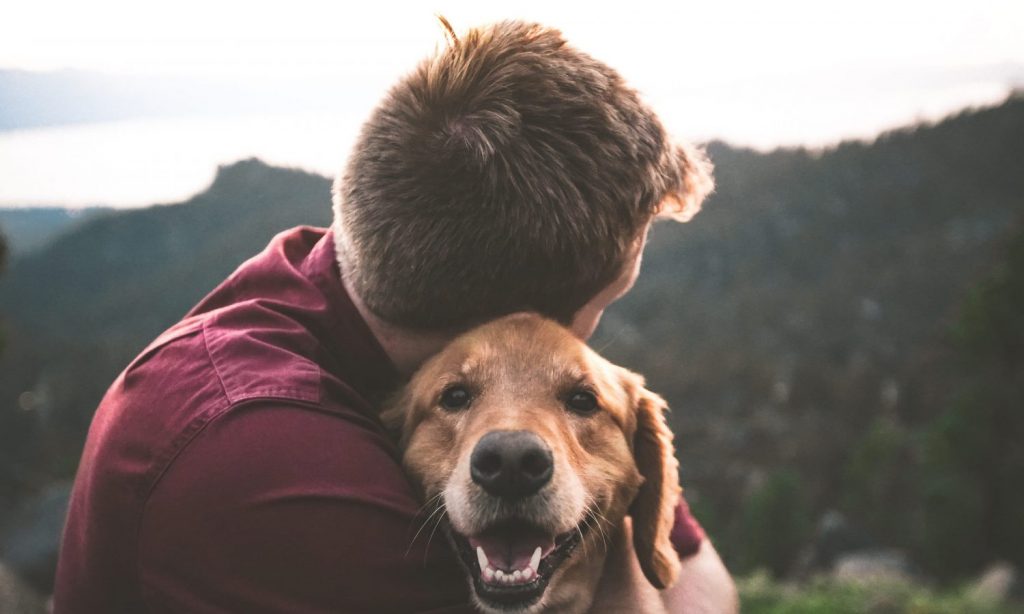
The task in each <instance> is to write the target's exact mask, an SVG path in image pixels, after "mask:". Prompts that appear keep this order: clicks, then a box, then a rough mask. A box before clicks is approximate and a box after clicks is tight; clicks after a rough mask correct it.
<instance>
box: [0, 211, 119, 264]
mask: <svg viewBox="0 0 1024 614" xmlns="http://www.w3.org/2000/svg"><path fill="white" fill-rule="evenodd" d="M108 211H110V210H109V209H106V208H104V207H88V208H85V209H65V208H63V207H24V208H16V207H5V208H0V234H2V235H3V236H4V240H5V241H6V242H7V248H8V250H9V251H10V253H11V255H12V256H14V257H18V256H20V255H22V254H26V253H28V252H31V251H32V250H35V249H38V248H40V247H42V246H44V245H46V244H47V243H48V242H49V241H50V240H51V239H53V238H54V237H56V236H57V235H59V234H61V233H62V232H64V231H65V230H67V229H68V228H70V227H71V226H73V225H74V224H77V223H79V222H82V221H84V220H87V219H89V218H91V217H92V216H94V215H99V214H102V213H106V212H108Z"/></svg>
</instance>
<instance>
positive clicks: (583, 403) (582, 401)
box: [565, 390, 597, 414]
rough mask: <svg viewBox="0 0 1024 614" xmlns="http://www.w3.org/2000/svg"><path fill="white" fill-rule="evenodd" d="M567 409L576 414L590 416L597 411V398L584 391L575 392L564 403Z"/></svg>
mask: <svg viewBox="0 0 1024 614" xmlns="http://www.w3.org/2000/svg"><path fill="white" fill-rule="evenodd" d="M565 404H566V405H568V406H569V409H571V410H573V411H574V412H576V413H578V414H592V413H594V411H596V410H597V397H595V396H594V393H592V392H588V391H586V390H575V391H573V392H572V393H571V394H570V395H569V398H568V399H567V400H566V402H565Z"/></svg>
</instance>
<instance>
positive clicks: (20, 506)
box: [0, 0, 1024, 612]
mask: <svg viewBox="0 0 1024 614" xmlns="http://www.w3.org/2000/svg"><path fill="white" fill-rule="evenodd" d="M364 4H366V6H346V5H344V4H343V3H337V2H335V3H329V2H309V1H304V0H293V1H291V2H288V3H228V2H216V1H209V0H205V1H189V0H186V1H182V2H177V3H163V4H156V3H148V2H138V1H134V2H127V1H125V2H121V1H116V0H99V1H95V2H89V3H82V2H58V1H54V0H39V1H36V2H32V3H18V4H15V5H11V6H9V7H5V9H4V18H3V19H2V20H0V233H2V243H3V245H5V246H6V247H5V249H4V250H3V251H0V262H2V263H3V265H2V266H3V270H2V271H0V330H2V332H0V610H4V608H5V607H7V608H9V609H10V610H11V611H24V612H32V611H37V610H38V609H39V608H43V607H45V605H44V603H45V597H46V595H47V594H48V591H49V590H50V588H51V586H52V575H53V565H54V556H55V552H56V544H57V540H58V538H59V532H60V526H61V522H62V519H63V514H64V506H65V505H66V501H67V493H68V489H69V485H70V480H71V479H72V478H73V476H74V472H75V468H76V464H77V461H78V456H79V454H80V452H81V445H82V442H83V440H84V436H85V432H86V429H87V428H88V424H89V420H90V418H91V415H92V412H93V410H94V409H95V406H96V403H97V402H98V400H99V398H100V396H101V395H102V393H103V392H104V390H105V389H106V387H107V385H108V384H109V383H110V382H111V381H112V380H113V378H114V377H115V376H116V374H117V373H118V371H120V369H122V368H123V367H124V365H126V364H127V363H128V361H129V360H130V359H131V358H132V357H133V356H134V355H135V353H136V352H138V351H139V350H140V349H141V348H142V347H143V346H144V345H145V344H146V343H147V342H148V341H149V340H151V339H152V338H153V337H154V336H155V335H157V334H158V333H159V332H160V331H161V330H163V329H164V328H166V327H167V326H169V325H170V324H172V323H173V322H175V321H176V320H177V319H178V318H180V317H181V315H182V314H184V313H185V312H186V311H187V310H188V308H189V307H191V306H192V305H193V304H194V303H195V302H197V301H198V300H199V299H200V298H201V297H202V296H203V295H204V294H205V293H206V292H208V291H209V290H210V289H212V288H213V287H214V286H215V285H216V284H217V283H218V282H219V281H221V280H222V279H223V278H224V277H225V276H227V275H228V274H229V273H230V272H231V271H232V270H233V269H234V268H235V267H236V266H237V265H238V264H240V263H241V262H242V261H244V260H245V259H246V258H248V257H249V256H251V255H253V254H254V253H256V252H257V251H259V250H260V249H261V248H262V247H263V246H264V245H265V244H266V242H267V241H268V240H269V239H270V237H271V236H273V235H274V234H275V233H276V232H278V231H280V230H282V229H284V228H288V227H290V226H294V225H297V224H314V225H327V224H328V223H329V221H330V203H329V188H330V181H331V178H332V177H333V175H334V174H335V172H336V171H337V169H339V168H341V166H342V164H343V163H344V160H345V157H346V155H347V150H348V147H349V144H350V143H351V141H352V139H353V137H354V135H355V134H356V132H357V131H358V128H359V125H360V123H361V122H362V121H363V119H364V118H365V117H367V116H368V114H369V112H370V110H371V109H372V107H373V105H374V104H375V103H376V101H377V100H379V98H380V97H381V96H382V95H383V94H384V92H385V91H386V89H387V87H388V86H389V84H390V83H392V82H393V81H394V80H395V79H396V78H397V77H398V76H400V75H401V74H403V73H404V72H405V71H408V70H409V69H411V68H412V67H413V66H414V65H415V63H416V62H417V61H418V60H419V59H420V58H422V57H424V56H425V55H427V54H429V53H430V51H431V50H432V49H433V48H434V47H435V46H436V45H439V44H443V37H442V34H441V31H440V29H439V27H438V26H437V24H436V21H435V19H434V16H433V15H434V14H435V13H441V14H444V15H446V16H447V17H448V18H449V20H450V21H451V22H452V23H453V25H454V26H455V28H456V30H457V31H459V30H464V29H465V28H468V27H470V26H472V25H476V24H480V23H485V22H489V21H494V20H497V19H504V18H523V19H531V20H536V21H540V22H542V23H545V24H547V25H551V26H555V27H559V28H560V29H562V30H563V32H564V33H565V35H566V36H567V38H568V39H569V40H570V41H571V42H572V43H573V44H575V45H576V46H578V47H580V48H582V49H584V50H586V51H588V52H589V53H591V54H592V55H594V56H595V57H598V58H600V59H602V60H604V61H606V62H608V63H609V64H611V65H613V66H615V67H616V68H618V69H619V70H620V71H621V72H622V73H623V74H624V75H625V76H626V77H627V79H628V80H629V81H630V82H631V83H633V84H634V85H635V86H636V87H637V88H638V89H639V90H640V91H641V92H642V93H643V95H644V96H645V98H646V99H647V100H648V101H649V102H650V103H651V104H652V105H653V106H654V107H655V108H656V109H657V110H658V112H659V113H660V114H661V116H662V117H663V119H664V121H665V123H666V124H667V125H668V126H669V128H670V129H671V130H672V131H673V132H674V133H675V134H677V135H679V136H681V137H684V138H688V139H690V140H693V141H697V142H701V143H704V144H706V146H707V149H708V152H709V154H710V157H711V158H712V160H713V161H714V163H715V164H716V167H717V171H716V176H717V180H718V189H717V192H716V193H715V194H714V195H713V196H712V197H711V198H710V199H709V200H708V201H707V203H706V205H705V208H704V211H703V212H702V213H701V214H700V215H698V216H697V217H696V218H695V219H694V220H693V221H692V222H690V223H689V224H686V225H676V224H668V223H664V224H659V225H658V226H656V227H655V232H654V233H653V236H652V239H651V243H650V246H649V247H648V251H647V254H646V256H645V260H644V271H643V273H642V276H641V279H640V282H639V283H638V285H637V287H636V288H635V290H634V291H633V292H632V293H631V294H630V295H629V296H627V297H626V298H625V299H623V300H622V301H621V302H620V303H618V304H616V305H615V306H613V307H612V309H610V310H609V313H608V314H607V315H606V318H605V321H604V323H603V324H602V327H601V329H600V330H599V332H598V335H597V336H596V338H595V339H594V340H593V342H592V345H594V347H595V348H597V349H599V350H600V351H602V352H603V353H604V354H605V355H607V356H608V357H610V358H612V359H613V360H616V361H618V362H620V363H622V364H624V365H627V366H628V367H630V368H632V369H634V370H638V371H641V372H643V373H645V374H647V376H648V379H649V382H650V385H651V387H652V388H653V389H655V390H657V391H659V392H661V393H662V394H663V395H664V396H665V397H666V398H667V399H668V400H669V401H670V404H671V405H672V407H673V408H674V411H673V414H672V417H671V420H672V424H673V428H674V429H675V431H676V433H677V436H678V440H677V441H678V446H679V453H680V459H681V467H682V469H681V479H682V483H683V484H684V486H685V488H686V493H687V498H688V500H689V501H690V503H691V505H692V507H693V508H694V510H695V513H696V514H697V516H698V518H699V519H700V520H701V522H702V523H703V524H704V526H705V527H706V528H707V530H708V532H709V533H710V535H711V536H712V538H713V540H714V541H715V543H716V545H717V547H718V548H719V550H720V551H721V553H722V555H723V557H724V558H725V560H726V563H727V564H728V565H729V567H730V569H731V570H732V571H733V572H734V573H735V574H736V575H737V577H738V578H739V582H740V587H741V591H742V595H743V599H744V606H745V611H749V612H843V611H849V612H864V611H877V612H961V611H963V612H986V611H991V612H1010V611H1022V609H1024V605H1022V601H1021V598H1022V596H1024V589H1022V580H1021V576H1020V572H1019V570H1020V569H1021V566H1022V565H1024V522H1022V519H1024V488H1022V486H1024V94H1022V93H1021V89H1020V88H1022V87H1024V4H1021V3H1020V2H1019V1H1017V0H1006V1H995V0H981V1H976V2H934V1H933V2H925V1H906V2H892V1H891V0H890V1H885V2H879V1H865V2H857V3H824V2H803V1H801V2H795V1H780V2H770V3H764V2H738V1H727V2H703V3H698V2H692V1H685V2H674V3H656V2H636V1H634V2H630V3H628V4H626V5H620V6H612V5H609V6H598V5H596V4H593V3H583V2H558V3H555V2H518V3H515V4H514V5H513V4H511V3H509V4H504V5H499V4H492V5H489V6H482V5H481V4H480V3H477V2H469V1H464V2H462V1H458V2H457V1H442V0H438V1H436V2H417V3H412V2H409V3H395V2H381V3H364ZM371 4H372V5H371ZM8 604H11V605H8ZM4 611H7V610H4Z"/></svg>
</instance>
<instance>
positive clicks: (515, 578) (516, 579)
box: [512, 569, 523, 582]
mask: <svg viewBox="0 0 1024 614" xmlns="http://www.w3.org/2000/svg"><path fill="white" fill-rule="evenodd" d="M522 579H523V572H521V571H519V570H518V569H517V570H515V571H514V572H512V581H513V582H519V581H520V580H522Z"/></svg>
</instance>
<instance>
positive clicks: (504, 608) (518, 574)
mask: <svg viewBox="0 0 1024 614" xmlns="http://www.w3.org/2000/svg"><path fill="white" fill-rule="evenodd" d="M587 528H588V524H587V523H582V524H580V525H579V526H577V527H574V528H573V529H571V530H570V531H567V532H565V533H562V534H559V535H552V534H551V533H549V532H548V531H547V530H545V529H541V528H539V527H538V526H536V525H534V524H532V523H530V522H527V521H525V520H519V519H508V520H502V521H500V522H498V523H495V524H493V525H491V526H490V527H488V528H487V529H485V530H484V531H481V532H480V533H478V534H476V535H463V534H461V533H459V532H458V531H456V530H455V529H454V528H453V527H451V526H449V527H448V535H449V537H450V539H451V541H452V543H453V544H454V546H455V551H456V552H457V553H458V555H459V559H460V560H461V561H462V564H463V566H464V567H465V569H466V571H467V573H468V574H469V576H470V579H471V584H472V586H473V591H474V593H475V594H476V599H477V602H478V605H479V606H480V607H481V609H483V610H485V611H491V612H501V613H503V614H508V613H516V612H529V611H531V609H533V608H534V606H536V605H538V604H539V603H540V601H541V599H542V598H543V597H544V591H545V590H547V587H548V583H549V582H550V581H551V579H552V577H553V576H554V575H555V573H556V572H557V571H558V570H559V569H560V568H561V567H562V566H563V564H564V563H565V562H566V561H568V560H569V559H570V558H571V557H572V555H573V553H574V552H575V550H576V548H577V546H579V545H580V543H581V542H582V540H583V537H584V534H585V533H586V531H587Z"/></svg>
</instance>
